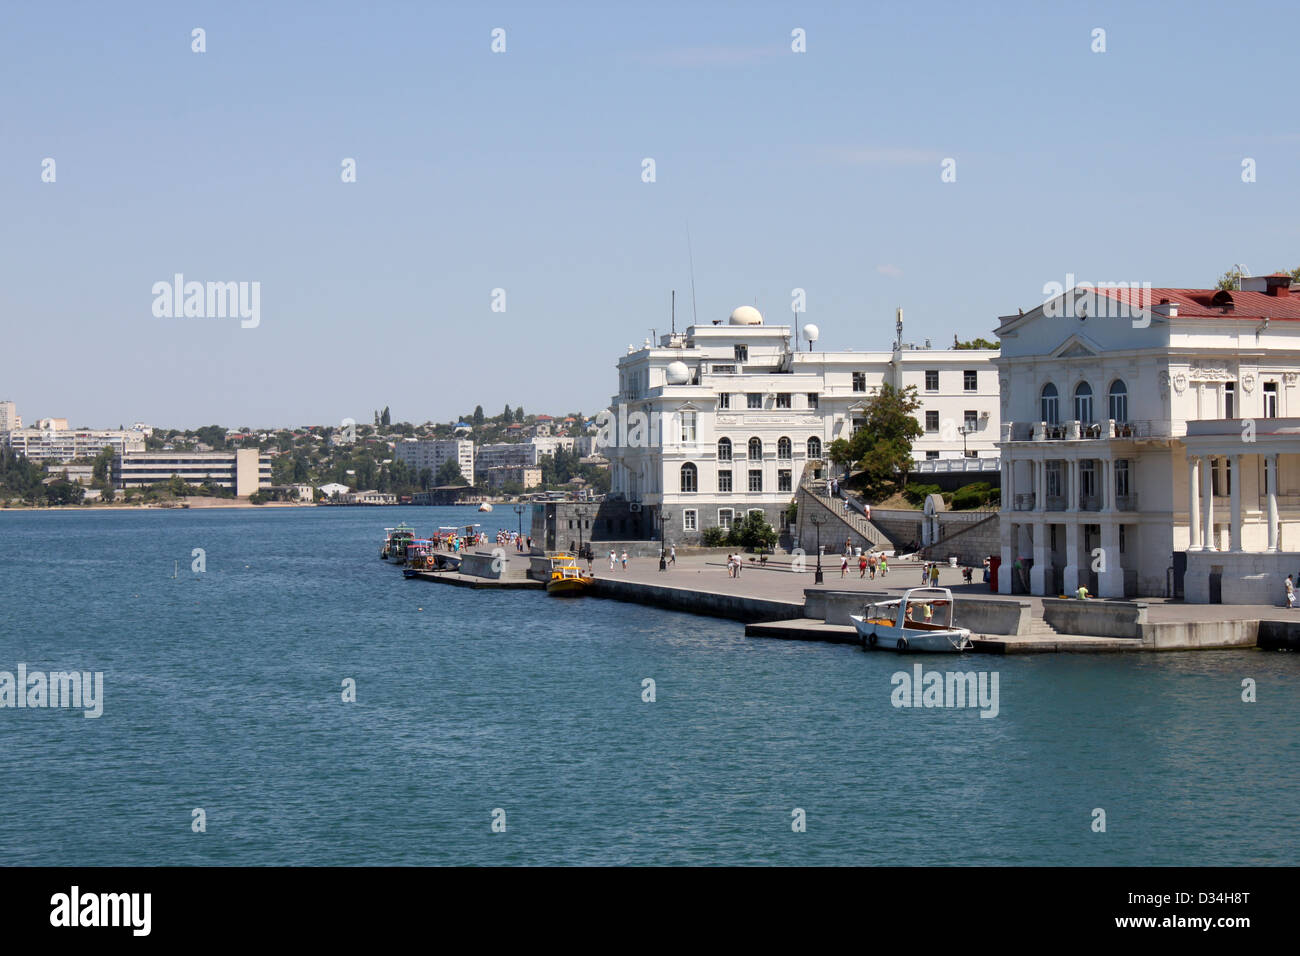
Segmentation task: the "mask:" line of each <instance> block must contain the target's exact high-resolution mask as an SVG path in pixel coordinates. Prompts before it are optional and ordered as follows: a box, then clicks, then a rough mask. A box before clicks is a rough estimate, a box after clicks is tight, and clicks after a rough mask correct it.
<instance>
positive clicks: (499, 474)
mask: <svg viewBox="0 0 1300 956" xmlns="http://www.w3.org/2000/svg"><path fill="white" fill-rule="evenodd" d="M479 474H480V475H481V476H482V478H481V479H480V481H479V483H480V484H483V483H484V480H483V479H486V484H487V487H489V488H492V489H499V488H503V487H504V486H506V485H507V484H510V483H512V482H513V483H516V484H519V485H521V486H523V487H524V488H525V489H528V488H538V487H541V484H542V469H540V468H536V467H531V466H527V465H523V466H520V467H518V468H514V467H511V466H509V465H497V466H494V467H492V468H489V469H488V470H487V471H486V472H482V471H480V472H479Z"/></svg>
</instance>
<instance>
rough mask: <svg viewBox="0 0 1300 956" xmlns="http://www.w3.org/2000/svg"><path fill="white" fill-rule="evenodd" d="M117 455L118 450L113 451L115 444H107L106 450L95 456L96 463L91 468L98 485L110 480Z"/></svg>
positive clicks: (92, 475)
mask: <svg viewBox="0 0 1300 956" xmlns="http://www.w3.org/2000/svg"><path fill="white" fill-rule="evenodd" d="M115 455H116V452H114V451H113V446H112V445H105V446H104V450H103V451H101V452H100V453H99V454H98V455H96V456H95V465H94V467H93V468H92V469H91V472H90V474H91V477H92V478H93V479H94V482H95V485H96V487H99V486H102V485H103V484H104V483H105V482H107V481H108V479H109V475H110V473H111V469H112V467H113V458H114V456H115Z"/></svg>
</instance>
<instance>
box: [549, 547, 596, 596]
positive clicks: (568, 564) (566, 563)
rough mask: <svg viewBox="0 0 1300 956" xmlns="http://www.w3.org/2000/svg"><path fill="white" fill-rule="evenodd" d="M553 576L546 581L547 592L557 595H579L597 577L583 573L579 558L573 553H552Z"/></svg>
mask: <svg viewBox="0 0 1300 956" xmlns="http://www.w3.org/2000/svg"><path fill="white" fill-rule="evenodd" d="M550 559H551V578H550V580H549V581H547V582H546V593H547V594H551V595H554V596H555V597H577V596H578V595H580V594H583V593H584V592H585V591H587V589H588V588H590V587H591V585H592V584H593V583H594V582H595V578H592V577H589V576H588V575H586V574H584V573H583V570H582V568H581V567H579V566H578V559H577V558H575V557H574V556H573V555H571V554H552V555H550Z"/></svg>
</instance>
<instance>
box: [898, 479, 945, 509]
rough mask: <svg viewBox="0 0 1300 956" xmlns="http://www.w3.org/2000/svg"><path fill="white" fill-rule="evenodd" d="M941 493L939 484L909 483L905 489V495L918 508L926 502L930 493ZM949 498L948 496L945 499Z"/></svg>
mask: <svg viewBox="0 0 1300 956" xmlns="http://www.w3.org/2000/svg"><path fill="white" fill-rule="evenodd" d="M937 494H939V486H938V485H923V484H909V485H908V486H907V487H906V488H905V489H903V497H904V498H906V499H907V500H908V502H909V503H911V504H914V505H916V506H917V507H918V508H919V507H921V505H923V504H925V499H926V498H927V497H928V496H930V495H937ZM944 500H945V501H946V500H947V499H946V498H945V499H944Z"/></svg>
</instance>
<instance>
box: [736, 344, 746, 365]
mask: <svg viewBox="0 0 1300 956" xmlns="http://www.w3.org/2000/svg"><path fill="white" fill-rule="evenodd" d="M735 355H736V361H737V362H748V361H749V346H748V345H737V346H736V352H735Z"/></svg>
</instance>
